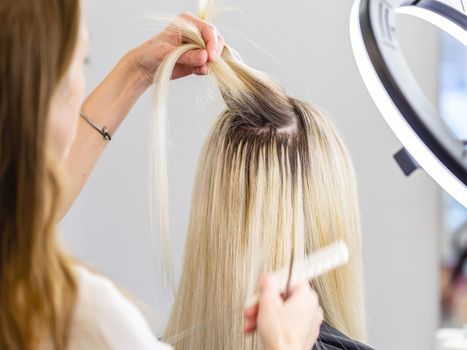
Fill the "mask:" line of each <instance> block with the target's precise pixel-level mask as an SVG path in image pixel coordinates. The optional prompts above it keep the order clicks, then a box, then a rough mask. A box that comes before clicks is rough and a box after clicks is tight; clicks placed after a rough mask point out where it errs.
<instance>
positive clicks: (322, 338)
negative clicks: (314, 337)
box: [313, 323, 374, 350]
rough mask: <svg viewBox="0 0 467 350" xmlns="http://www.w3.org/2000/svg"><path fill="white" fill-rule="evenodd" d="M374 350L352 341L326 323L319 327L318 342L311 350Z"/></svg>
mask: <svg viewBox="0 0 467 350" xmlns="http://www.w3.org/2000/svg"><path fill="white" fill-rule="evenodd" d="M315 349H316V350H374V349H373V348H371V347H369V346H368V345H365V344H363V343H360V342H358V341H355V340H352V339H350V338H349V337H347V336H346V335H344V334H343V333H341V332H339V331H338V330H337V329H335V328H333V327H331V326H329V325H328V324H326V323H323V324H322V325H321V329H320V334H319V338H318V341H317V343H316V345H315V347H314V348H313V350H315Z"/></svg>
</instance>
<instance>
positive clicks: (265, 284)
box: [259, 273, 281, 300]
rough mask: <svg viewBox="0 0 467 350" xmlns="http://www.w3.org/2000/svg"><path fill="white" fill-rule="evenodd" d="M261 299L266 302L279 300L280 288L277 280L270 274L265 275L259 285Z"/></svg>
mask: <svg viewBox="0 0 467 350" xmlns="http://www.w3.org/2000/svg"><path fill="white" fill-rule="evenodd" d="M259 289H260V293H261V299H267V300H275V299H278V300H281V298H280V288H279V285H278V281H277V278H276V276H275V275H274V274H272V273H267V274H265V275H264V276H263V277H262V278H261V283H260V288H259Z"/></svg>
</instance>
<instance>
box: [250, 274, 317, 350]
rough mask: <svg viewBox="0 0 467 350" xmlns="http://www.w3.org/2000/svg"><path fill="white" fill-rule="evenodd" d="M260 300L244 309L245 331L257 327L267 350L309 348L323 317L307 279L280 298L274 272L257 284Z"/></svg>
mask: <svg viewBox="0 0 467 350" xmlns="http://www.w3.org/2000/svg"><path fill="white" fill-rule="evenodd" d="M260 291H261V297H260V301H259V304H257V305H255V306H252V307H250V308H248V309H246V310H245V332H247V333H251V332H253V331H255V330H258V333H259V336H260V338H261V341H262V343H263V345H264V348H265V349H267V350H282V349H288V350H309V349H311V348H312V346H313V344H314V343H315V342H316V339H317V338H318V335H319V328H320V325H321V323H322V321H323V310H322V309H321V307H320V305H319V302H318V297H317V295H316V293H315V292H314V291H313V290H312V289H311V288H310V286H309V284H308V282H306V281H305V282H303V283H299V284H298V285H297V286H296V287H295V289H293V290H292V292H291V294H290V297H289V298H288V299H287V300H286V301H283V299H282V297H281V295H280V288H279V286H278V285H277V281H276V278H275V277H274V275H265V276H264V277H263V279H262V280H261V284H260Z"/></svg>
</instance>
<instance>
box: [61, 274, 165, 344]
mask: <svg viewBox="0 0 467 350" xmlns="http://www.w3.org/2000/svg"><path fill="white" fill-rule="evenodd" d="M75 271H76V278H77V281H78V300H77V303H76V308H75V313H74V318H73V322H72V326H71V336H70V349H71V350H75V349H109V350H110V349H111V350H120V349H122V350H123V349H142V350H143V349H144V350H146V349H148V350H149V349H151V350H152V349H156V350H169V349H171V348H170V347H169V346H167V345H164V344H162V343H160V342H159V341H158V340H157V338H156V337H155V335H154V334H153V333H152V330H151V328H150V327H149V324H148V323H147V321H146V319H145V318H144V316H143V315H142V314H141V312H140V311H139V310H138V308H137V307H136V306H135V305H134V304H133V303H132V302H131V301H130V300H129V299H128V298H126V297H125V296H124V295H123V294H122V293H121V292H120V291H119V290H118V288H117V287H116V286H115V285H114V284H113V283H112V282H111V281H110V280H109V279H107V278H105V277H104V276H101V275H98V274H96V273H93V272H91V271H89V270H88V269H86V268H84V267H82V266H77V267H76V268H75Z"/></svg>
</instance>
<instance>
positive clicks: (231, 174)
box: [156, 23, 364, 349]
mask: <svg viewBox="0 0 467 350" xmlns="http://www.w3.org/2000/svg"><path fill="white" fill-rule="evenodd" d="M179 28H181V29H182V30H183V31H184V34H186V35H185V36H186V38H187V42H189V43H191V45H195V46H197V47H203V46H202V45H203V41H202V37H201V35H200V34H199V33H196V30H195V29H194V28H193V26H190V25H189V24H186V23H183V24H180V25H179ZM189 45H190V44H188V45H187V46H189ZM182 53H183V50H181V51H180V52H179V53H178V55H181V54H182ZM175 58H176V55H174V57H173V59H172V63H174V62H175V61H176V59H175ZM167 67H168V68H167ZM167 67H166V68H163V69H166V70H169V69H170V64H168V66H167ZM210 69H211V71H210V72H211V74H212V75H213V76H214V77H215V78H216V79H217V82H218V86H219V88H220V91H221V94H222V96H223V98H224V101H225V104H226V109H225V110H224V112H223V113H222V114H221V115H220V116H219V117H218V118H217V120H216V121H215V123H214V125H213V126H212V129H211V131H210V133H209V135H208V137H207V140H206V142H205V145H204V148H203V151H202V154H201V157H200V161H199V165H198V174H197V179H196V182H195V187H194V191H193V199H192V209H191V216H190V222H189V227H188V236H187V241H186V245H185V257H184V266H183V272H182V277H181V281H180V286H179V289H178V292H177V294H176V299H175V303H174V307H173V310H172V314H171V317H170V320H169V324H168V327H167V329H166V333H165V336H164V337H165V339H167V340H168V341H169V342H172V343H173V344H174V346H175V347H176V348H177V349H250V348H251V349H253V348H257V347H258V341H257V339H256V337H255V336H246V335H244V334H243V332H242V329H243V320H242V309H243V306H244V304H245V301H246V299H247V298H248V296H250V295H251V294H253V292H254V291H255V289H256V288H257V283H258V280H259V278H260V277H261V275H262V274H263V273H264V272H267V271H272V270H276V269H278V268H280V267H282V266H284V265H287V264H288V262H289V259H290V254H291V252H292V248H293V252H294V255H295V261H300V260H301V259H304V258H305V256H306V255H308V254H310V253H312V252H313V251H315V250H316V249H319V248H320V247H322V246H325V245H327V244H329V243H331V242H334V241H336V240H343V241H345V242H346V243H347V245H348V247H349V250H350V260H349V263H348V264H347V265H346V266H345V267H342V268H339V269H337V270H335V271H333V272H330V273H328V274H326V275H325V276H322V277H319V278H317V279H316V280H314V281H313V282H312V284H313V287H314V288H315V289H316V291H317V293H318V294H319V296H320V301H321V304H322V307H323V309H324V312H325V321H326V322H327V323H329V324H330V325H332V326H334V327H335V328H337V329H339V330H340V331H342V332H344V333H346V334H347V335H349V336H350V337H353V338H356V339H361V338H363V337H364V320H363V319H364V316H363V314H364V312H363V301H362V299H363V298H362V276H361V273H362V271H361V270H362V262H361V250H360V227H359V211H358V205H357V195H356V186H355V179H354V171H353V167H352V164H351V161H350V158H349V156H348V154H347V150H346V148H345V146H344V145H343V143H342V141H341V138H340V137H339V135H338V133H337V131H336V129H335V127H334V126H333V125H332V123H331V122H330V121H329V120H328V119H327V118H325V117H324V116H323V115H321V114H320V113H319V112H318V111H317V110H316V109H315V108H314V107H312V106H311V105H310V104H308V103H306V102H302V101H299V100H297V99H294V98H292V97H290V96H288V95H287V94H286V93H285V92H284V90H283V89H282V88H281V87H279V86H278V84H276V83H275V82H273V81H271V80H270V79H268V78H266V77H265V76H264V75H263V74H261V73H259V72H257V71H255V70H252V69H251V68H249V67H247V66H246V65H244V64H243V63H242V62H241V61H239V60H238V59H237V58H236V56H235V55H232V53H231V49H229V48H226V49H225V51H224V52H223V54H222V57H221V59H220V60H218V62H216V63H214V64H212V65H211V67H210ZM160 77H161V75H160V74H159V76H158V77H156V80H157V79H159V80H160ZM159 103H162V101H159ZM162 110H163V108H162Z"/></svg>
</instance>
